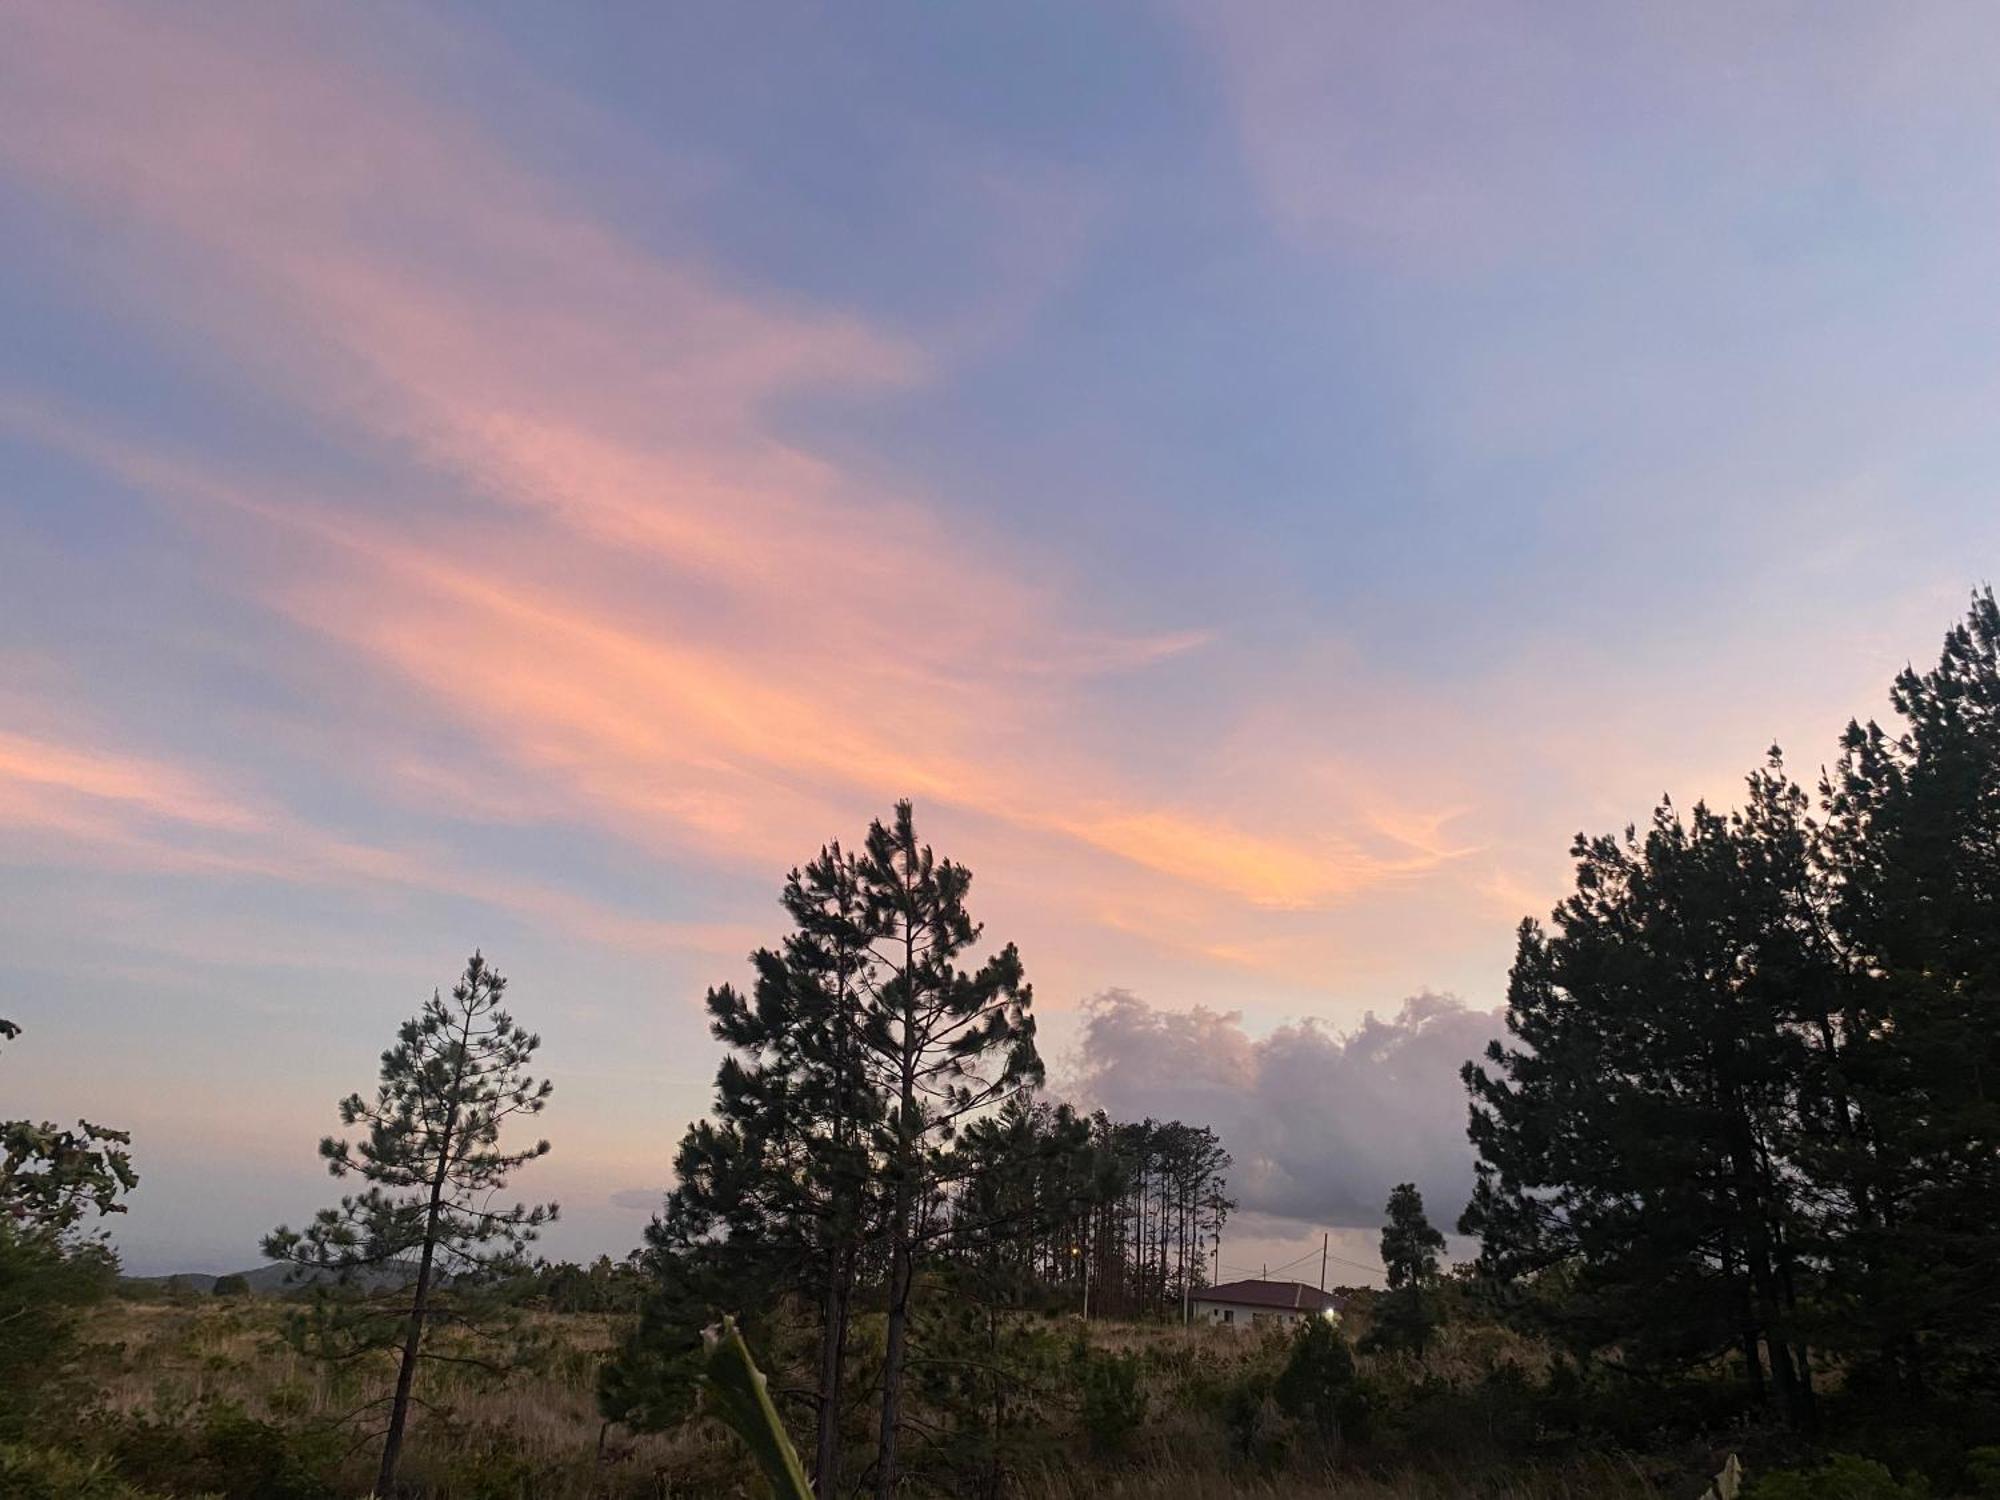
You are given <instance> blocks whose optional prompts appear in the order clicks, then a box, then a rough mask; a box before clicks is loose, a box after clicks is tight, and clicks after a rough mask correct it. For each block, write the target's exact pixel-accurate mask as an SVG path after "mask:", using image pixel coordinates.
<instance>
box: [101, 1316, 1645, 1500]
mask: <svg viewBox="0 0 2000 1500" xmlns="http://www.w3.org/2000/svg"><path fill="white" fill-rule="evenodd" d="M282 1314H283V1308H282V1307H281V1305H279V1304H276V1303H273V1302H271V1301H268V1300H254V1299H253V1300H247V1301H220V1302H218V1301H213V1300H208V1299H203V1300H200V1301H196V1302H191V1303H186V1304H181V1305H174V1304H157V1303H153V1304H149V1303H116V1304H113V1305H111V1306H109V1307H106V1308H104V1309H103V1310H101V1312H100V1313H99V1315H98V1318H97V1323H96V1326H95V1328H94V1330H93V1335H94V1338H95V1340H96V1341H97V1342H98V1343H99V1344H100V1345H102V1346H103V1354H102V1358H101V1361H100V1370H99V1375H100V1378H101V1381H102V1384H103V1386H104V1388H105V1392H106V1396H105V1399H106V1402H107V1404H108V1405H109V1406H110V1407H111V1408H112V1409H113V1410H116V1411H119V1412H123V1413H143V1412H152V1413H155V1414H157V1413H163V1412H164V1413H172V1412H175V1411H179V1410H183V1409H185V1408H188V1407H190V1406H192V1405H194V1404H196V1403H200V1402H203V1401H214V1400H220V1401H226V1402H229V1403H231V1404H233V1405H235V1406H237V1407H240V1408H241V1409H242V1410H243V1411H244V1412H246V1413H248V1414H249V1415H251V1416H253V1417H257V1418H260V1419H264V1420H267V1421H271V1422H274V1423H278V1424H280V1425H283V1426H287V1427H292V1428H298V1427H309V1428H310V1427H320V1428H325V1427H327V1426H330V1425H331V1424H333V1423H335V1422H336V1421H338V1419H339V1418H341V1417H342V1416H343V1415H344V1414H346V1413H347V1412H349V1411H350V1410H352V1409H353V1408H354V1407H355V1406H357V1405H359V1404H360V1403H361V1402H362V1401H363V1400H365V1399H366V1398H367V1397H368V1396H372V1395H375V1394H377V1393H379V1392H380V1391H381V1390H382V1389H384V1388H385V1387H386V1382H387V1379H388V1375H389V1372H388V1370H387V1369H386V1367H384V1368H378V1369H376V1370H374V1371H372V1372H361V1373H360V1374H359V1375H358V1376H357V1375H350V1376H333V1375H329V1374H328V1372H327V1371H326V1369H325V1368H324V1367H323V1366H321V1365H320V1364H319V1363H317V1362H316V1361H313V1360H311V1359H309V1358H306V1357H303V1356H301V1355H299V1354H298V1353H297V1352H296V1351H294V1350H293V1349H292V1348H290V1347H289V1346H288V1345H287V1344H286V1343H285V1342H284V1340H283V1339H282V1338H281V1337H280V1334H279V1326H280V1320H281V1317H282ZM1035 1321H1036V1322H1037V1323H1038V1324H1039V1325H1040V1326H1041V1327H1042V1328H1044V1329H1045V1331H1046V1332H1048V1333H1050V1334H1053V1335H1056V1336H1059V1337H1060V1338H1062V1339H1064V1340H1066V1339H1067V1338H1068V1337H1069V1335H1070V1333H1071V1332H1072V1331H1073V1330H1074V1327H1075V1325H1074V1324H1073V1323H1070V1322H1069V1321H1068V1320H1061V1319H1053V1320H1042V1319H1037V1320H1035ZM545 1327H546V1328H547V1329H548V1331H549V1332H551V1333H552V1334H553V1335H554V1336H555V1337H554V1344H555V1348H556V1353H555V1356H554V1357H553V1358H552V1359H551V1360H550V1361H549V1362H548V1363H547V1365H546V1367H545V1368H542V1369H539V1370H535V1371H530V1372H525V1373H522V1374H519V1375H517V1376H515V1377H514V1378H513V1379H512V1380H510V1381H509V1383H508V1384H507V1385H506V1386H505V1387H503V1388H500V1389H490V1388H487V1387H485V1386H483V1385H481V1384H480V1383H478V1382H477V1381H476V1380H474V1379H469V1378H467V1377H466V1376H465V1375H463V1374H462V1373H459V1372H456V1371H454V1370H452V1369H450V1368H449V1367H430V1368H427V1369H426V1371H425V1375H424V1380H425V1383H424V1384H422V1385H421V1386H420V1394H421V1395H423V1396H424V1397H425V1399H426V1400H427V1401H429V1402H431V1403H433V1404H434V1405H435V1406H436V1407H437V1408H439V1411H438V1412H437V1413H429V1414H426V1413H420V1414H419V1415H418V1416H417V1417H416V1418H415V1419H414V1421H413V1426H412V1431H411V1435H410V1439H409V1447H408V1449H407V1454H406V1460H405V1469H404V1473H405V1476H406V1477H407V1478H408V1479H409V1480H410V1481H411V1482H412V1483H413V1484H415V1485H417V1486H419V1487H420V1488H421V1489H422V1490H423V1492H424V1493H426V1494H429V1495H432V1496H435V1497H437V1500H465V1497H478V1500H486V1497H494V1496H501V1497H513V1496H519V1497H522V1500H584V1497H606V1500H638V1497H642V1496H644V1497H669V1496H697V1495H699V1496H724V1495H732V1494H740V1495H751V1494H756V1493H759V1491H758V1490H757V1489H756V1488H755V1487H754V1483H753V1482H752V1481H751V1480H750V1479H749V1478H748V1475H747V1471H746V1469H745V1467H744V1464H743V1460H742V1458H741V1456H740V1454H739V1453H738V1451H737V1449H736V1447H735V1444H734V1440H733V1439H731V1438H730V1437H728V1436H727V1435H726V1434H724V1433H722V1432H721V1431H720V1430H719V1429H717V1428H715V1427H713V1426H712V1425H711V1424H707V1423H699V1422H698V1423H693V1424H690V1425H688V1426H687V1427H685V1428H683V1429H682V1430H680V1431H678V1432H676V1433H673V1434H670V1435H664V1436H645V1435H633V1434H629V1433H624V1432H622V1431H620V1432H608V1431H607V1430H606V1429H605V1427H604V1425H603V1424H602V1423H601V1422H600V1420H599V1418H598V1416H597V1413H596V1406H595V1381H596V1375H597V1367H598V1364H599V1361H600V1359H601V1357H602V1355H603V1354H604V1353H605V1352H606V1351H607V1350H608V1349H609V1348H610V1347H611V1346H612V1343H613V1341H614V1335H615V1330H614V1326H613V1321H612V1320H611V1319H609V1318H605V1317H596V1316H589V1315H581V1314H578V1315H564V1316H551V1317H548V1318H546V1319H545ZM870 1333H872V1329H870V1330H869V1331H868V1332H866V1333H863V1338H864V1340H865V1339H866V1338H867V1337H868V1336H869V1334H870ZM1089 1333H1090V1337H1091V1341H1092V1343H1093V1344H1094V1345H1096V1346H1097V1347H1099V1348H1101V1349H1106V1350H1112V1351H1117V1352H1121V1353H1130V1354H1135V1355H1138V1356H1140V1359H1141V1380H1142V1384H1143V1386H1144V1387H1145V1389H1146V1393H1147V1395H1148V1397H1149V1403H1148V1404H1149V1408H1150V1415H1149V1417H1148V1420H1147V1422H1146V1424H1145V1427H1144V1429H1143V1431H1142V1432H1141V1433H1140V1434H1139V1435H1138V1438H1137V1441H1136V1442H1135V1444H1134V1446H1133V1448H1132V1450H1131V1452H1130V1454H1129V1456H1128V1457H1127V1459H1126V1460H1124V1461H1123V1462H1122V1463H1109V1462H1106V1463H1072V1464H1069V1465H1067V1466H1062V1467H1056V1468H1052V1469H1050V1470H1049V1471H1047V1472H1045V1473H1042V1474H1039V1475H1024V1476H1022V1477H1021V1478H1020V1479H1019V1481H1018V1482H1017V1483H1016V1484H1015V1485H1014V1486H1013V1487H1012V1488H1011V1489H1010V1491H1009V1493H1010V1494H1011V1495H1013V1496H1016V1497H1018V1500H1109V1497H1126V1500H1169V1497H1174V1500H1222V1497H1225V1496H1227V1497H1232V1500H1235V1497H1246V1500H1306V1497H1329V1500H1473V1497H1479V1500H1586V1497H1588V1500H1598V1497H1621V1500H1624V1497H1633V1500H1636V1497H1647V1496H1653V1495H1655V1494H1656V1493H1657V1492H1656V1491H1654V1490H1653V1489H1651V1488H1649V1487H1648V1486H1647V1485H1646V1483H1645V1482H1644V1479H1643V1477H1642V1476H1641V1475H1639V1474H1637V1473H1636V1472H1634V1471H1633V1470H1632V1469H1630V1468H1629V1467H1627V1466H1624V1465H1621V1464H1619V1463H1616V1462H1612V1461H1603V1462H1598V1463H1592V1464H1585V1465H1581V1466H1576V1467H1571V1468H1567V1469H1562V1470H1559V1471H1553V1472H1535V1473H1524V1474H1519V1475H1505V1474H1503V1475H1498V1476H1495V1475H1492V1474H1462V1475H1454V1474H1450V1473H1437V1472H1429V1471H1422V1472H1418V1471H1411V1472H1398V1473H1396V1474H1394V1475H1389V1476H1369V1475H1365V1474H1362V1475H1356V1474H1352V1473H1340V1474H1335V1473H1332V1472H1327V1471H1324V1470H1318V1469H1315V1468H1314V1467H1313V1466H1311V1465H1310V1464H1307V1463H1305V1462H1303V1461H1299V1460H1295V1461H1294V1463H1293V1465H1292V1466H1291V1467H1288V1468H1284V1469H1281V1470H1278V1471H1276V1472H1271V1473H1258V1472H1255V1471H1248V1470H1244V1469H1241V1468H1237V1467H1232V1465H1231V1464H1230V1461H1229V1460H1228V1459H1227V1457H1226V1450H1225V1444H1224V1442H1223V1440H1222V1436H1221V1430H1220V1427H1219V1423H1218V1418H1217V1416H1216V1414H1215V1412H1214V1411H1213V1410H1212V1409H1211V1407H1212V1402H1211V1401H1210V1400H1208V1399H1206V1398H1204V1397H1202V1396H1200V1395H1198V1394H1197V1393H1199V1392H1203V1391H1213V1390H1214V1389H1216V1388H1217V1387H1218V1385H1219V1383H1224V1382H1227V1381H1229V1380H1230V1379H1231V1378H1233V1377H1234V1376H1236V1375H1238V1374H1240V1373H1241V1372H1242V1371H1243V1370H1244V1369H1245V1368H1246V1367H1247V1366H1249V1365H1251V1364H1253V1363H1258V1362H1262V1363H1264V1364H1265V1365H1267V1366H1268V1365H1270V1364H1272V1363H1274V1362H1276V1361H1278V1360H1279V1359H1280V1358H1281V1357H1282V1356H1281V1354H1280V1349H1281V1346H1282V1345H1283V1343H1284V1341H1285V1339H1286V1337H1287V1335H1286V1334H1285V1333H1284V1332H1283V1331H1282V1330H1277V1329H1268V1330H1254V1331H1248V1330H1246V1331H1238V1330H1229V1329H1222V1328H1217V1327H1212V1326H1210V1327H1196V1328H1185V1329H1184V1328H1171V1327H1169V1328H1162V1327H1158V1326H1144V1325H1130V1324H1108V1323H1097V1324H1092V1325H1091V1326H1090V1329H1089ZM1498 1359H1510V1360H1514V1361H1516V1362H1518V1363H1520V1364H1522V1365H1523V1366H1524V1367H1526V1368H1529V1369H1533V1368H1535V1367H1537V1366H1538V1365H1539V1364H1540V1363H1541V1355H1540V1353H1539V1351H1537V1350H1536V1349H1534V1347H1533V1346H1532V1345H1528V1344H1525V1343H1519V1342H1518V1341H1515V1340H1512V1339H1511V1337H1510V1336H1509V1335H1506V1334H1504V1333H1502V1332H1500V1331H1498V1330H1495V1329H1480V1328H1473V1329H1463V1330H1460V1329H1453V1330H1450V1331H1448V1333H1447V1334H1446V1337H1445V1339H1444V1341H1443V1342H1442V1344H1441V1346H1440V1347H1439V1348H1438V1349H1437V1350H1436V1351H1435V1352H1434V1354H1433V1356H1432V1358H1431V1359H1430V1360H1429V1361H1427V1363H1426V1369H1427V1371H1428V1372H1429V1373H1430V1374H1432V1375H1437V1376H1443V1377H1444V1378H1445V1379H1446V1380H1448V1381H1457V1380H1459V1379H1461V1378H1462V1379H1464V1380H1467V1381H1470V1380H1474V1379H1477V1378H1478V1377H1479V1376H1480V1374H1482V1373H1483V1372H1484V1371H1487V1370H1490V1369H1491V1368H1492V1366H1493V1363H1494V1362H1495V1361H1496V1360H1498ZM1398 1363H1399V1360H1398V1358H1397V1357H1382V1356H1375V1357H1370V1356H1363V1357H1362V1360H1361V1364H1362V1368H1363V1369H1364V1370H1373V1371H1376V1372H1379V1373H1384V1374H1388V1373H1394V1372H1395V1370H1396V1367H1397V1366H1398ZM1064 1404H1066V1403H1064ZM864 1415H865V1414H864ZM1044 1416H1045V1418H1047V1419H1050V1420H1058V1421H1060V1422H1062V1423H1063V1424H1064V1425H1065V1427H1066V1426H1067V1424H1068V1423H1069V1422H1070V1421H1071V1420H1073V1419H1072V1418H1068V1417H1063V1416H1062V1415H1061V1412H1060V1407H1058V1408H1057V1409H1052V1410H1050V1411H1048V1412H1046V1413H1044ZM854 1436H855V1438H856V1441H857V1442H858V1443H861V1444H863V1446H865V1438H864V1437H863V1435H862V1434H861V1433H860V1432H858V1431H857V1432H856V1434H855V1435H854ZM1065 1443H1066V1446H1067V1447H1069V1448H1070V1450H1071V1451H1080V1450H1078V1449H1077V1448H1076V1445H1075V1444H1074V1443H1069V1442H1068V1440H1065ZM372 1453H373V1448H372V1445H364V1446H362V1447H361V1448H359V1449H358V1450H357V1451H356V1452H355V1453H354V1454H353V1455H352V1456H351V1457H350V1458H349V1459H348V1460H347V1462H346V1464H345V1465H344V1466H343V1467H342V1470H341V1482H342V1485H343V1488H346V1487H347V1486H351V1489H347V1490H346V1492H348V1493H352V1494H355V1495H357V1496H358V1495H363V1494H365V1493H366V1492H367V1488H368V1479H369V1478H370V1476H371V1474H372V1469H371V1466H370V1463H371V1458H372Z"/></svg>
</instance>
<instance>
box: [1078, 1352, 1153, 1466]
mask: <svg viewBox="0 0 2000 1500" xmlns="http://www.w3.org/2000/svg"><path fill="white" fill-rule="evenodd" d="M1078 1354H1079V1356H1080V1357H1079V1358H1078V1359H1077V1360H1076V1362H1075V1366H1074V1368H1075V1379H1076V1385H1077V1392H1078V1398H1079V1408H1078V1410H1079V1414H1080V1416H1081V1418H1082V1422H1083V1431H1084V1435H1085V1436H1086V1437H1087V1438H1088V1439H1089V1441H1090V1449H1091V1451H1092V1452H1093V1453H1095V1454H1098V1455H1099V1456H1101V1457H1110V1456H1116V1455H1118V1454H1121V1453H1123V1452H1125V1451H1126V1449H1128V1448H1129V1447H1130V1446H1131V1444H1132V1438H1133V1435H1134V1434H1135V1433H1137V1432H1138V1430H1139V1428H1140V1425H1141V1424H1142V1423H1144V1422H1145V1420H1146V1392H1145V1390H1144V1389H1143V1388H1142V1387H1141V1386H1140V1383H1139V1373H1140V1366H1139V1361H1138V1359H1137V1358H1136V1357H1135V1356H1133V1355H1130V1354H1105V1353H1100V1352H1097V1351H1093V1350H1090V1349H1087V1348H1083V1347H1079V1350H1078Z"/></svg>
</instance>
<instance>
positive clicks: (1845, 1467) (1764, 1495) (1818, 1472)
mask: <svg viewBox="0 0 2000 1500" xmlns="http://www.w3.org/2000/svg"><path fill="white" fill-rule="evenodd" d="M1930 1492H1931V1491H1930V1486H1929V1485H1927V1484H1925V1483H1924V1482H1923V1480H1921V1479H1913V1480H1911V1481H1910V1482H1909V1483H1907V1484H1902V1483H1898V1482H1897V1480H1896V1477H1895V1475H1893V1474H1891V1473H1890V1472H1889V1471H1888V1470H1887V1469H1886V1468H1884V1467H1883V1466H1882V1465H1881V1464H1878V1463H1876V1462H1875V1460H1873V1459H1872V1458H1857V1457H1855V1456H1854V1455H1853V1454H1852V1453H1836V1454H1834V1455H1833V1457H1831V1458H1829V1459H1828V1460H1827V1461H1826V1462H1825V1463H1823V1464H1821V1465H1820V1466H1819V1467H1818V1468H1816V1469H1812V1470H1806V1469H1779V1470H1776V1471H1774V1472H1772V1473H1770V1474H1766V1475H1764V1476H1763V1477H1762V1478H1760V1479H1758V1480H1756V1481H1755V1482H1754V1483H1753V1484H1751V1486H1750V1488H1749V1489H1748V1490H1746V1491H1745V1492H1744V1500H1929V1496H1930Z"/></svg>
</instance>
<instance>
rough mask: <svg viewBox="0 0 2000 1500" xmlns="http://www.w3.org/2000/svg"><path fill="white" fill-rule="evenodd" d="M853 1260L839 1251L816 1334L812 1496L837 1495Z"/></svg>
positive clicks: (825, 1496) (828, 1282) (846, 1252)
mask: <svg viewBox="0 0 2000 1500" xmlns="http://www.w3.org/2000/svg"><path fill="white" fill-rule="evenodd" d="M853 1274H854V1273H853V1257H852V1254H851V1252H849V1251H845V1250H843V1251H841V1252H840V1253H839V1254H838V1255H837V1256H835V1258H834V1264H833V1266H832V1268H831V1274H830V1275H829V1276H828V1278H827V1288H826V1312H825V1325H824V1327H823V1328H822V1329H821V1330H820V1352H819V1433H818V1438H817V1442H816V1443H815V1446H814V1453H813V1493H814V1494H816V1495H818V1496H819V1497H820V1500H828V1497H830V1496H833V1495H837V1494H839V1493H840V1410H841V1402H842V1387H843V1386H844V1384H845V1383H846V1374H847V1306H848V1292H849V1284H850V1281H851V1278H852V1276H853Z"/></svg>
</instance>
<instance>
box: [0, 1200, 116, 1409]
mask: <svg viewBox="0 0 2000 1500" xmlns="http://www.w3.org/2000/svg"><path fill="white" fill-rule="evenodd" d="M117 1276H118V1263H117V1261H116V1260H115V1259H114V1258H113V1257H112V1255H111V1252H110V1251H109V1250H108V1249H106V1248H105V1247H104V1246H103V1245H102V1244H100V1243H98V1242H97V1241H95V1240H77V1239H75V1238H74V1237H73V1236H68V1235H63V1234H59V1233H57V1232H56V1231H54V1230H52V1229H48V1228H39V1227H35V1226H33V1225H31V1224H23V1223H20V1222H17V1221H15V1220H12V1219H9V1218H6V1217H0V1441H8V1440H12V1439H18V1438H20V1437H22V1436H23V1435H24V1434H28V1433H31V1432H32V1431H33V1430H34V1428H35V1426H36V1425H37V1422H38V1419H40V1418H42V1417H44V1416H48V1415H51V1414H53V1413H56V1412H59V1411H64V1410H73V1409H74V1407H75V1406H76V1405H77V1404H78V1402H79V1401H80V1400H81V1399H82V1398H83V1397H84V1396H85V1395H87V1393H88V1392H87V1388H86V1387H85V1386H84V1384H83V1377H82V1375H81V1374H80V1373H79V1372H78V1370H77V1369H76V1364H75V1362H76V1359H77V1357H78V1355H79V1353H80V1350H81V1327H82V1316H83V1313H84V1311H85V1310H86V1309H87V1308H89V1307H90V1306H92V1305H93V1304H95V1303H97V1302H100V1301H102V1300H103V1299H104V1298H106V1297H107V1296H109V1295H110V1293H111V1290H112V1288H113V1286H114V1285H115V1284H116V1281H117Z"/></svg>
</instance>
